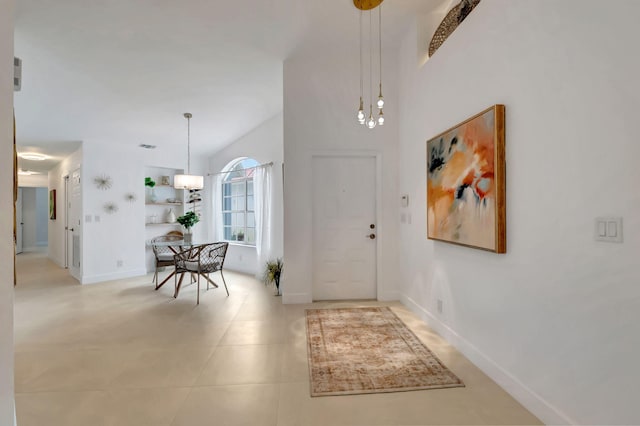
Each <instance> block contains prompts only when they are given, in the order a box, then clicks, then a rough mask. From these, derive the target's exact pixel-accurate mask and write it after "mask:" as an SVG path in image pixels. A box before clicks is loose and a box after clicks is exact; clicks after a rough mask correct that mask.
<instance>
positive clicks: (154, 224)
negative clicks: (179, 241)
mask: <svg viewBox="0 0 640 426" xmlns="http://www.w3.org/2000/svg"><path fill="white" fill-rule="evenodd" d="M144 225H145V226H159V225H172V226H180V224H179V223H178V222H173V223H169V222H158V223H145V224H144Z"/></svg>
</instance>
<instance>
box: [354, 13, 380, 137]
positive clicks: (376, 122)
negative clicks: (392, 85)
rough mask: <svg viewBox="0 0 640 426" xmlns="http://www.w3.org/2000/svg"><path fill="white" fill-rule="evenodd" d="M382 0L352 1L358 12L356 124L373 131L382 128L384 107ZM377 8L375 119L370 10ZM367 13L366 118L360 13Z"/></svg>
mask: <svg viewBox="0 0 640 426" xmlns="http://www.w3.org/2000/svg"><path fill="white" fill-rule="evenodd" d="M383 1H384V0H353V4H354V6H355V7H356V8H357V9H359V10H360V102H359V105H358V106H359V108H358V114H357V118H358V123H360V124H362V125H365V126H366V127H367V128H369V129H373V128H375V127H376V126H383V125H384V122H385V119H384V112H383V108H384V105H385V102H384V96H383V95H382V2H383ZM376 7H379V8H380V9H379V10H378V49H379V51H378V57H379V60H380V62H379V67H380V73H379V77H380V80H379V83H378V88H379V92H378V99H377V101H376V107H377V110H378V116H377V118H376V117H374V116H373V97H374V95H373V43H374V41H373V22H372V16H371V14H372V10H373V9H375V8H376ZM365 10H366V11H368V12H369V39H368V42H369V116H368V117H367V116H366V115H365V112H364V101H363V98H364V90H363V89H364V79H363V54H362V53H363V41H362V40H363V34H362V33H363V31H362V13H363V11H365Z"/></svg>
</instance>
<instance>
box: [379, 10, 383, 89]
mask: <svg viewBox="0 0 640 426" xmlns="http://www.w3.org/2000/svg"><path fill="white" fill-rule="evenodd" d="M378 43H379V44H378V49H379V50H378V52H379V53H380V93H382V3H380V6H378Z"/></svg>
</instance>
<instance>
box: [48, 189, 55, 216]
mask: <svg viewBox="0 0 640 426" xmlns="http://www.w3.org/2000/svg"><path fill="white" fill-rule="evenodd" d="M49 219H51V220H56V190H55V189H52V190H51V191H49Z"/></svg>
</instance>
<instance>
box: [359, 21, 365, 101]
mask: <svg viewBox="0 0 640 426" xmlns="http://www.w3.org/2000/svg"><path fill="white" fill-rule="evenodd" d="M363 80H364V78H363V76H362V11H360V100H361V101H362V96H363V94H364V82H363Z"/></svg>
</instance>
